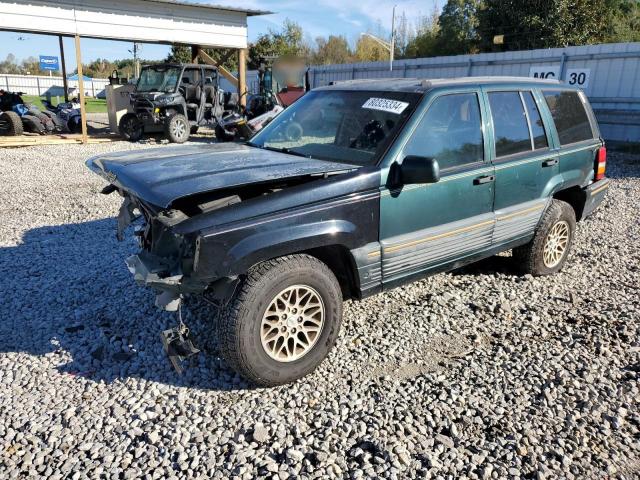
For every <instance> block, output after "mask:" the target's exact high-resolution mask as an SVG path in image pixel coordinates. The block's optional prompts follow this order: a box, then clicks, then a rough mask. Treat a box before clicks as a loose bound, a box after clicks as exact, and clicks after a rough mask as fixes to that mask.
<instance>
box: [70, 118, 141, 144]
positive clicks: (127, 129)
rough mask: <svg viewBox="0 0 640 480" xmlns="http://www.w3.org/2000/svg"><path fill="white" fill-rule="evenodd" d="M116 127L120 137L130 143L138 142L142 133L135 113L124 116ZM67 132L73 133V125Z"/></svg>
mask: <svg viewBox="0 0 640 480" xmlns="http://www.w3.org/2000/svg"><path fill="white" fill-rule="evenodd" d="M70 123H71V122H70ZM118 127H119V130H120V135H122V136H123V137H124V138H125V139H126V140H129V141H131V142H137V141H138V140H140V139H141V138H142V134H143V132H144V129H143V127H142V122H141V121H140V119H139V118H138V116H137V115H136V114H135V113H126V114H124V115H123V116H122V118H121V119H120V124H119V125H118ZM69 130H71V131H72V132H73V124H72V125H71V126H69Z"/></svg>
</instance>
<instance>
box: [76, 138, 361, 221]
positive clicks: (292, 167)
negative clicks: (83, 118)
mask: <svg viewBox="0 0 640 480" xmlns="http://www.w3.org/2000/svg"><path fill="white" fill-rule="evenodd" d="M87 166H88V167H89V168H90V169H91V170H93V171H94V172H96V173H98V174H100V175H102V176H103V177H105V178H106V179H107V180H108V181H109V182H111V183H113V184H115V185H116V186H118V187H120V188H123V189H124V190H126V191H128V192H129V193H131V194H132V195H135V196H136V197H138V198H140V199H142V200H144V201H145V202H148V203H150V204H153V205H156V206H158V207H162V208H166V207H168V206H169V205H171V203H173V202H174V201H175V200H177V199H179V198H182V197H186V196H190V195H194V194H198V193H205V192H212V191H215V190H219V189H223V188H229V187H237V186H241V185H248V184H252V183H264V182H270V181H274V180H279V179H285V178H294V177H301V176H306V175H320V174H324V173H335V172H339V171H349V170H354V169H356V168H359V166H358V165H348V164H344V163H336V162H330V161H325V160H316V159H311V158H304V157H299V156H295V155H289V154H286V153H280V152H274V151H271V150H264V149H261V148H256V147H249V146H247V145H240V144H234V143H225V144H210V145H193V146H191V145H188V146H178V147H171V146H167V147H162V148H154V149H145V150H136V151H126V152H118V153H109V154H105V155H98V156H96V157H92V158H90V159H89V160H87Z"/></svg>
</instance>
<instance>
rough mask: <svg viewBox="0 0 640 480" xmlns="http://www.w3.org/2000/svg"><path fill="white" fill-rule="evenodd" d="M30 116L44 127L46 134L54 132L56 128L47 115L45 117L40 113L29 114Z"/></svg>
mask: <svg viewBox="0 0 640 480" xmlns="http://www.w3.org/2000/svg"><path fill="white" fill-rule="evenodd" d="M30 115H33V116H34V117H37V118H38V120H40V123H41V124H42V126H43V127H44V129H45V132H46V133H53V132H54V131H55V129H56V126H55V124H54V123H53V120H51V118H50V117H49V116H48V115H45V114H44V113H42V112H31V113H30Z"/></svg>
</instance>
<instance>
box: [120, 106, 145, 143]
mask: <svg viewBox="0 0 640 480" xmlns="http://www.w3.org/2000/svg"><path fill="white" fill-rule="evenodd" d="M118 130H120V135H122V137H123V138H125V139H126V140H129V141H131V142H137V141H138V140H140V139H141V138H142V135H143V134H144V128H143V125H142V122H141V121H140V119H139V118H138V116H137V115H136V114H135V113H131V112H130V113H125V114H124V115H123V116H122V118H121V119H120V123H119V124H118Z"/></svg>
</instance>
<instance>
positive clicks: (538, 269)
mask: <svg viewBox="0 0 640 480" xmlns="http://www.w3.org/2000/svg"><path fill="white" fill-rule="evenodd" d="M575 229H576V215H575V212H574V210H573V208H572V207H571V205H569V204H568V203H566V202H563V201H561V200H552V202H551V205H549V207H548V208H547V210H546V211H545V212H544V214H543V216H542V219H541V220H540V224H539V225H538V228H537V229H536V231H535V234H534V236H533V239H532V240H531V241H530V242H529V243H528V244H526V245H523V246H522V247H518V248H515V249H514V250H513V257H514V259H515V260H516V261H517V262H518V263H519V264H520V266H521V268H522V269H523V270H524V272H525V273H530V274H531V275H536V276H540V275H551V274H553V273H556V272H559V271H560V270H562V267H563V266H564V264H565V262H566V261H567V256H568V255H569V250H570V249H571V244H572V242H573V234H574V232H575Z"/></svg>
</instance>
